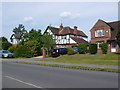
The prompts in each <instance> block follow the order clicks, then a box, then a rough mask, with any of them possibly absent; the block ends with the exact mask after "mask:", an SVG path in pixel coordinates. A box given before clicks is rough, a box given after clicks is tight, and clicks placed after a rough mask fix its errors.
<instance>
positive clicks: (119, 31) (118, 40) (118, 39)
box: [116, 29, 120, 47]
mask: <svg viewBox="0 0 120 90" xmlns="http://www.w3.org/2000/svg"><path fill="white" fill-rule="evenodd" d="M116 38H117V44H118V46H119V47H120V29H118V33H117V36H116Z"/></svg>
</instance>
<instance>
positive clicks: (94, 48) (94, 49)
mask: <svg viewBox="0 0 120 90" xmlns="http://www.w3.org/2000/svg"><path fill="white" fill-rule="evenodd" d="M89 49H90V53H91V54H96V53H97V44H90V46H89Z"/></svg>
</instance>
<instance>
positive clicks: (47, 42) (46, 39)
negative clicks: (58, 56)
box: [41, 35, 55, 55]
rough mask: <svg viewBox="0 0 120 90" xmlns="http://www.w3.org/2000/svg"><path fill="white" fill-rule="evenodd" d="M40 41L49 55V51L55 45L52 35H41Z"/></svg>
mask: <svg viewBox="0 0 120 90" xmlns="http://www.w3.org/2000/svg"><path fill="white" fill-rule="evenodd" d="M41 39H42V43H43V48H47V54H48V55H49V52H50V50H51V49H52V48H53V46H54V45H55V40H54V39H53V38H52V35H43V36H42V38H41Z"/></svg>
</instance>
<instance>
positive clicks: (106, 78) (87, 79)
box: [2, 61, 118, 88]
mask: <svg viewBox="0 0 120 90" xmlns="http://www.w3.org/2000/svg"><path fill="white" fill-rule="evenodd" d="M2 87H3V88H118V74H117V73H112V72H101V71H87V70H75V69H66V68H58V67H48V66H40V65H30V64H20V63H14V62H7V61H3V62H2Z"/></svg>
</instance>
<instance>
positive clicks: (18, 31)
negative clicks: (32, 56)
mask: <svg viewBox="0 0 120 90" xmlns="http://www.w3.org/2000/svg"><path fill="white" fill-rule="evenodd" d="M13 32H14V33H15V34H21V35H22V34H24V33H26V32H27V31H26V30H25V27H24V25H22V24H19V26H18V27H15V28H14V29H13Z"/></svg>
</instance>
